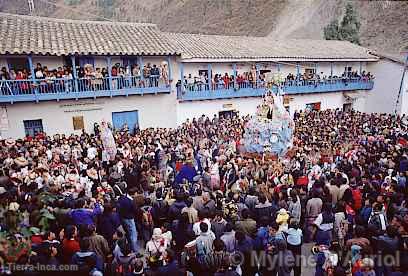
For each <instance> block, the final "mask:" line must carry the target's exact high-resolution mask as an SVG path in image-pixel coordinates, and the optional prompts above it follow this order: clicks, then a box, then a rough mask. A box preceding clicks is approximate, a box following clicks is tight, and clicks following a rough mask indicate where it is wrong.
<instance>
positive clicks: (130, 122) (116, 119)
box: [112, 110, 139, 133]
mask: <svg viewBox="0 0 408 276" xmlns="http://www.w3.org/2000/svg"><path fill="white" fill-rule="evenodd" d="M112 123H113V128H114V129H115V130H121V129H122V128H123V126H124V125H125V124H127V126H128V127H129V132H131V133H133V132H134V130H135V128H139V114H138V111H137V110H134V111H123V112H112Z"/></svg>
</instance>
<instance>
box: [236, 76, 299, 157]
mask: <svg viewBox="0 0 408 276" xmlns="http://www.w3.org/2000/svg"><path fill="white" fill-rule="evenodd" d="M265 83H266V89H265V94H264V96H263V97H262V102H261V104H260V105H259V106H258V107H257V111H256V113H255V114H254V115H252V116H251V118H250V119H249V120H248V121H247V123H246V125H245V129H244V135H243V141H242V144H243V146H244V151H245V155H249V156H252V157H262V158H273V159H276V158H279V157H283V156H285V155H286V154H287V153H288V151H289V150H290V149H291V148H292V146H293V133H294V130H295V124H294V122H293V120H292V118H291V116H290V114H289V112H288V111H287V110H286V109H285V107H284V105H283V91H282V85H281V84H282V81H281V80H280V78H279V76H277V75H267V76H266V77H265ZM274 86H276V88H277V89H276V92H274V91H273V90H274V89H273V88H274Z"/></svg>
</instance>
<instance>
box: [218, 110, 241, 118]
mask: <svg viewBox="0 0 408 276" xmlns="http://www.w3.org/2000/svg"><path fill="white" fill-rule="evenodd" d="M237 113H238V112H237V111H235V110H224V111H220V112H218V117H219V118H224V119H230V118H232V117H234V116H235V115H237Z"/></svg>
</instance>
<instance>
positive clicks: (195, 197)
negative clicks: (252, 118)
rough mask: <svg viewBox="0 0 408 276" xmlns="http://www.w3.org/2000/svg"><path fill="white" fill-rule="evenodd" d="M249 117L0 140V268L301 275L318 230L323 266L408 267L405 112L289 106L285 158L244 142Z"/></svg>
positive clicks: (366, 270)
mask: <svg viewBox="0 0 408 276" xmlns="http://www.w3.org/2000/svg"><path fill="white" fill-rule="evenodd" d="M67 70H68V69H67ZM247 120H248V117H233V118H219V117H216V116H214V118H206V117H205V116H202V117H200V118H197V119H193V120H188V121H186V122H185V123H184V124H183V125H182V126H180V127H178V128H177V129H144V130H141V131H138V132H137V133H136V134H129V133H128V132H127V131H126V130H123V131H118V132H116V133H114V137H115V141H116V148H117V153H116V154H115V155H114V156H111V155H109V154H107V153H106V152H105V150H104V148H103V146H102V145H103V141H101V135H102V133H101V129H100V128H98V127H96V128H95V133H86V132H83V133H82V134H81V135H54V136H52V137H50V136H47V135H46V134H44V133H40V134H38V135H37V136H36V137H26V138H24V139H18V140H12V139H6V140H2V141H1V151H0V162H1V174H2V176H1V177H0V210H1V212H0V235H1V240H0V259H1V263H2V266H1V267H2V269H3V272H4V273H6V272H7V267H6V266H5V264H7V263H14V264H33V265H35V264H38V263H39V264H44V265H55V266H57V265H60V264H71V265H75V266H76V268H77V271H75V273H74V272H70V273H71V274H68V275H185V272H186V271H189V272H191V273H193V274H194V275H217V276H221V275H245V276H250V275H255V274H256V273H258V275H274V276H276V275H278V276H285V275H291V273H294V275H295V276H299V275H305V274H304V273H302V269H304V268H303V267H302V266H301V263H300V259H301V258H300V257H301V254H302V245H304V244H305V243H312V244H313V245H315V246H314V247H313V249H312V250H313V254H314V255H313V257H314V259H315V263H316V265H315V275H317V276H323V275H336V276H340V275H351V274H353V275H358V276H374V275H387V276H391V275H392V276H402V275H407V273H408V239H407V237H408V236H407V235H408V206H407V204H408V201H407V200H408V198H407V195H408V193H407V171H408V159H407V140H408V137H407V127H408V125H407V118H406V117H400V116H393V115H385V114H364V113H360V112H355V111H351V112H343V111H341V110H325V111H310V112H296V113H295V115H294V121H295V125H296V128H295V129H296V130H295V134H294V146H293V148H292V149H291V150H290V152H289V153H288V154H287V156H285V157H282V158H279V159H277V158H273V157H271V156H260V155H249V154H246V153H245V152H244V151H243V148H242V144H241V143H240V141H241V138H242V135H243V131H244V125H245V122H246V121H247ZM104 128H106V124H104V125H103V128H102V129H104ZM105 130H106V129H105ZM102 131H103V130H102ZM254 254H255V255H254ZM262 254H265V255H263V256H266V258H265V259H262V258H261V257H259V256H262ZM310 254H312V253H310ZM254 256H255V257H254ZM257 256H258V257H257ZM262 260H267V261H266V262H265V261H262ZM387 260H388V261H387ZM390 260H394V261H395V262H390ZM269 261H271V262H269ZM273 261H275V263H274V264H275V265H271V264H273ZM276 264H278V265H276ZM307 265H309V266H310V264H307ZM49 273H50V274H49V275H56V274H55V272H52V273H54V274H52V273H51V272H49ZM22 274H24V273H22ZM24 275H47V273H46V272H35V271H31V272H26V274H24Z"/></svg>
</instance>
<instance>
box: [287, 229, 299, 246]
mask: <svg viewBox="0 0 408 276" xmlns="http://www.w3.org/2000/svg"><path fill="white" fill-rule="evenodd" d="M286 233H287V234H288V236H287V238H286V241H287V242H288V244H290V245H301V244H302V236H303V234H302V230H301V229H295V228H289V229H288V231H286Z"/></svg>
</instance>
